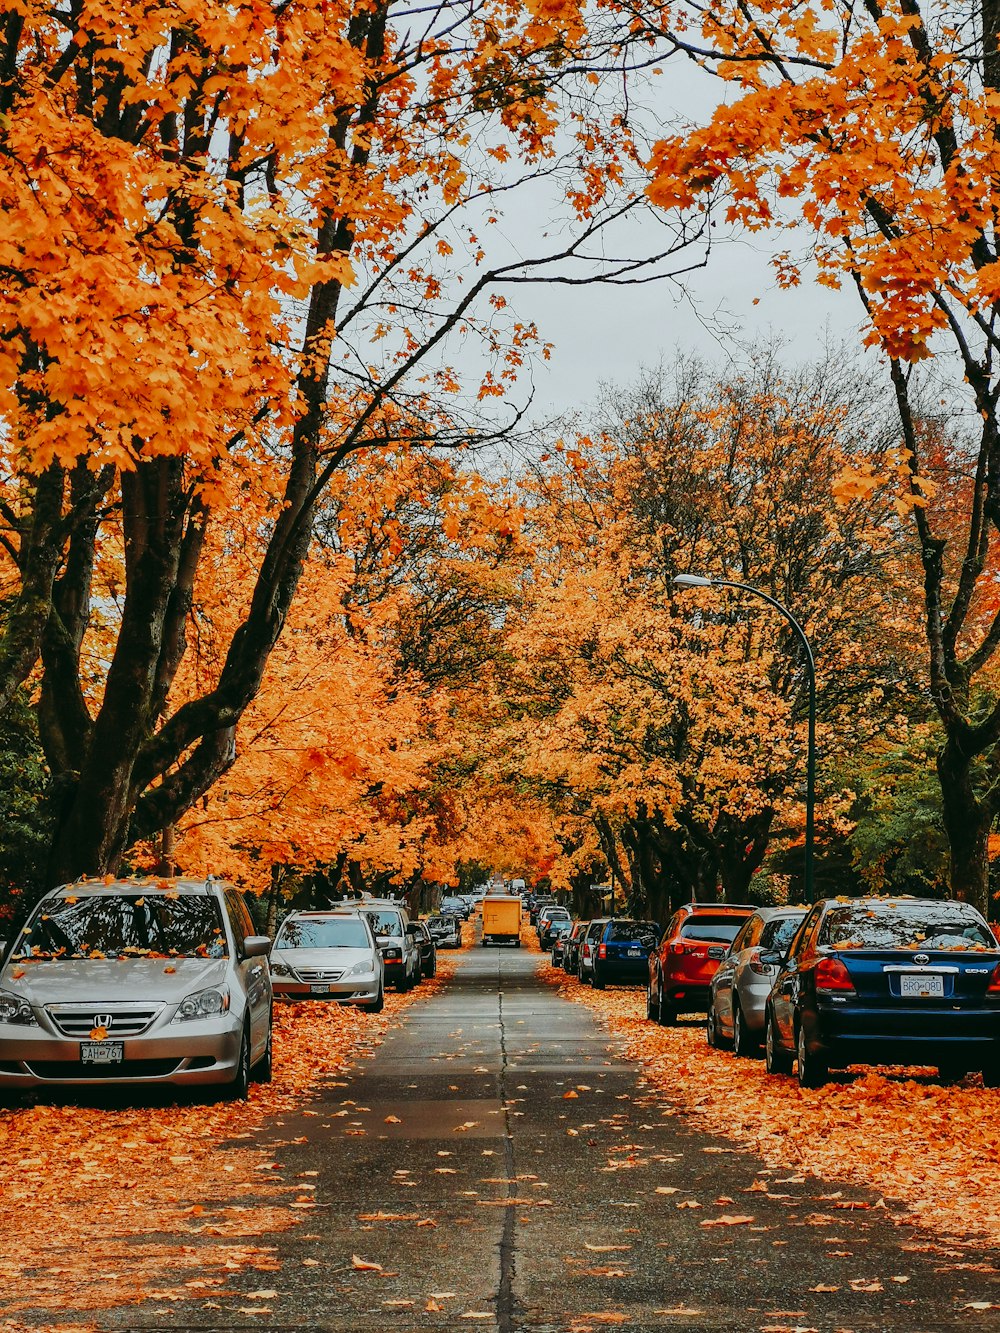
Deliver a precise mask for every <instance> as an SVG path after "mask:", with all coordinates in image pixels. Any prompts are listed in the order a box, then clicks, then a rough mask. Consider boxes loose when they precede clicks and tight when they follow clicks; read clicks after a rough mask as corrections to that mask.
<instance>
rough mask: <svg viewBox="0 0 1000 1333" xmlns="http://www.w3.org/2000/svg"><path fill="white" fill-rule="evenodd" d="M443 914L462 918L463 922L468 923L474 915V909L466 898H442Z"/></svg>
mask: <svg viewBox="0 0 1000 1333" xmlns="http://www.w3.org/2000/svg"><path fill="white" fill-rule="evenodd" d="M441 913H442V915H451V916H460V917H461V918H462V920H463V921H468V919H469V917H470V915H471V914H472V908H471V907H470V906H469V904H468V903H467V902H466V901H465V899H464V898H455V897H451V898H442V899H441Z"/></svg>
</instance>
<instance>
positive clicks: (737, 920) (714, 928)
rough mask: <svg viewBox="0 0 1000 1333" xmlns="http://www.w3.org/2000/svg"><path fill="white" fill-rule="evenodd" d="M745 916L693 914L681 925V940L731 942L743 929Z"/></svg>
mask: <svg viewBox="0 0 1000 1333" xmlns="http://www.w3.org/2000/svg"><path fill="white" fill-rule="evenodd" d="M745 920H746V918H745V917H737V916H693V917H689V918H688V920H687V921H685V922H684V924H683V926H681V936H680V937H681V939H682V940H704V941H706V942H707V943H709V944H732V942H733V940H734V939H735V938H736V936H737V935H738V934H739V933H740V931H741V930H742V929H743V923H744V921H745Z"/></svg>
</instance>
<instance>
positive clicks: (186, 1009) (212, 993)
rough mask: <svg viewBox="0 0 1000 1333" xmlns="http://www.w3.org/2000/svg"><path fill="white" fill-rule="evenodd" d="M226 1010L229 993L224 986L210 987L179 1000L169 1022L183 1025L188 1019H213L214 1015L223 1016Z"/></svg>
mask: <svg viewBox="0 0 1000 1333" xmlns="http://www.w3.org/2000/svg"><path fill="white" fill-rule="evenodd" d="M228 1008H229V991H228V990H227V989H226V988H225V987H224V986H221V987H217V986H212V987H210V988H209V989H208V990H200V991H195V993H194V994H193V995H188V996H186V997H185V998H184V999H183V1000H181V1002H180V1004H179V1005H178V1006H177V1012H176V1014H174V1016H173V1018H172V1019H171V1020H170V1021H171V1022H172V1023H183V1022H185V1021H186V1020H187V1019H189V1018H213V1017H214V1016H215V1015H216V1014H224V1013H225V1012H226V1011H227V1010H228Z"/></svg>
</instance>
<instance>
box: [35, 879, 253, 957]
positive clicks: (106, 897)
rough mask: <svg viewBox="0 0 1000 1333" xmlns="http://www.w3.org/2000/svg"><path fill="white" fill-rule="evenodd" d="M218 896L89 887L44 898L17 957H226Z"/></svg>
mask: <svg viewBox="0 0 1000 1333" xmlns="http://www.w3.org/2000/svg"><path fill="white" fill-rule="evenodd" d="M227 953H228V948H227V946H226V936H225V932H224V931H223V928H222V918H221V916H220V914H219V904H218V901H217V900H216V899H215V898H213V897H203V896H201V895H198V896H195V895H194V894H178V895H177V896H176V897H169V898H168V897H167V896H166V895H164V894H159V893H157V894H150V895H149V896H148V897H147V896H146V895H145V894H144V893H142V892H141V891H140V890H137V891H136V892H135V893H101V894H92V893H88V894H86V895H85V896H81V897H79V898H74V897H73V896H72V895H70V896H68V897H66V898H58V899H56V900H55V901H54V902H49V903H43V904H42V907H41V910H40V911H39V912H38V913H37V914H36V916H35V917H34V918H33V920H31V921H30V922H29V923H28V925H27V926H25V928H24V930H23V931H22V933H21V937H20V939H19V940H18V941H17V943H16V944H15V946H14V949H13V952H12V955H11V956H12V957H14V958H40V959H51V958H225V957H226V955H227Z"/></svg>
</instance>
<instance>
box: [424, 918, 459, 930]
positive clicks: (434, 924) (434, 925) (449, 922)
mask: <svg viewBox="0 0 1000 1333" xmlns="http://www.w3.org/2000/svg"><path fill="white" fill-rule="evenodd" d="M427 924H428V926H430V928H431V930H454V929H455V918H454V917H453V916H429V917H428V918H427Z"/></svg>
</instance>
